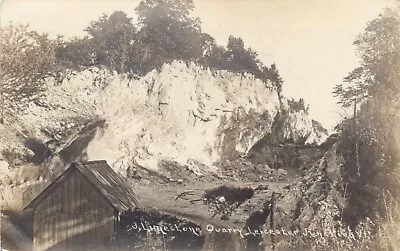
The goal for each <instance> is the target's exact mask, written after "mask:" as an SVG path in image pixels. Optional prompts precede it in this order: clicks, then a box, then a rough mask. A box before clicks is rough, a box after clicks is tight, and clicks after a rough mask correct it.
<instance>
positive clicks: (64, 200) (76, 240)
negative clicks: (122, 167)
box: [24, 161, 139, 250]
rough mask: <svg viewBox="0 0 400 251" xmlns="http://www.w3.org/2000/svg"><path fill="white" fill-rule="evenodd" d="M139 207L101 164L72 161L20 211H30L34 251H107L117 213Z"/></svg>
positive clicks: (121, 182)
mask: <svg viewBox="0 0 400 251" xmlns="http://www.w3.org/2000/svg"><path fill="white" fill-rule="evenodd" d="M138 203H139V199H138V197H137V196H136V194H135V193H134V192H133V191H132V190H131V189H130V188H129V187H128V186H127V185H126V181H124V180H123V179H122V178H121V177H120V176H119V175H118V174H117V173H116V172H114V170H113V169H112V168H111V167H110V166H109V165H108V164H107V162H106V161H91V162H87V163H73V164H72V165H71V166H70V167H69V168H68V169H67V170H65V171H64V172H63V173H62V174H61V175H60V176H58V178H56V179H55V180H54V181H53V182H52V183H50V184H49V185H48V186H47V187H46V188H45V189H44V190H43V191H42V192H41V193H40V194H39V195H38V196H36V197H35V198H34V199H33V200H32V201H31V202H30V203H28V205H27V206H26V207H25V209H32V210H33V245H34V250H93V249H96V250H99V249H101V247H104V248H106V249H108V250H109V248H110V247H111V246H112V245H113V244H114V243H115V240H117V239H118V232H119V227H120V222H119V218H120V215H121V214H123V213H126V212H131V211H132V210H133V209H134V208H135V207H136V206H137V204H138ZM25 209H24V210H25Z"/></svg>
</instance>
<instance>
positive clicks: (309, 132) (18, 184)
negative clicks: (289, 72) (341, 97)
mask: <svg viewBox="0 0 400 251" xmlns="http://www.w3.org/2000/svg"><path fill="white" fill-rule="evenodd" d="M0 132H1V133H0V137H1V142H2V143H1V144H0V154H1V155H0V175H1V187H2V189H1V196H2V197H1V198H2V200H1V202H2V205H1V206H2V209H3V210H6V211H7V210H8V211H17V212H18V211H20V210H21V209H22V207H23V206H24V205H25V204H26V203H27V202H28V201H29V200H30V199H32V198H33V197H34V196H35V195H36V194H37V193H38V192H40V191H41V189H42V188H43V187H44V186H45V185H46V184H48V182H49V181H51V180H52V179H53V178H54V177H55V176H56V175H58V174H59V173H60V172H61V171H62V170H64V169H65V168H66V167H67V166H68V165H69V164H70V163H72V162H73V161H86V160H97V159H104V160H107V162H108V163H109V164H110V165H111V166H112V167H113V169H114V170H116V171H117V172H118V173H120V174H122V175H123V176H124V177H126V178H127V182H128V183H129V184H130V185H131V186H132V188H133V189H134V190H135V191H136V192H137V193H138V194H139V195H140V196H141V197H142V207H141V209H140V210H144V212H150V211H151V210H155V213H154V212H153V213H152V214H150V215H153V216H154V217H153V216H151V217H153V218H152V220H153V221H154V222H155V223H157V219H159V220H161V221H162V219H163V217H162V215H163V214H166V215H169V216H165V217H176V219H179V221H184V222H187V224H195V225H196V226H198V227H204V226H205V225H204V224H206V223H207V222H208V223H209V224H214V225H213V226H220V227H221V226H225V227H236V228H242V227H245V226H246V224H250V223H251V220H250V219H251V218H252V217H253V218H254V217H255V219H257V220H256V222H260V223H262V222H263V221H264V222H265V220H266V219H263V213H262V212H263V208H265V203H266V201H267V200H268V198H270V197H271V195H272V193H274V194H275V195H276V196H277V197H276V208H277V210H278V211H279V212H280V215H277V216H276V217H275V218H276V224H277V226H279V227H297V228H299V227H300V228H308V227H310V226H313V224H314V222H315V221H318V220H317V219H321V218H323V217H325V216H326V214H327V212H329V214H331V215H332V217H334V216H335V213H337V212H338V210H340V208H341V207H342V206H343V205H344V203H345V200H344V198H343V194H342V193H341V192H342V187H341V184H340V175H341V174H340V168H339V167H340V158H337V156H336V155H335V150H334V148H333V149H331V147H332V145H334V140H333V141H332V140H331V143H328V145H327V143H326V142H330V141H329V140H328V141H326V140H327V138H328V135H327V131H326V130H325V129H323V128H322V126H320V125H319V123H318V122H316V121H314V120H312V118H311V116H310V115H309V114H308V113H307V112H306V111H304V110H295V109H292V108H291V107H290V105H289V103H288V101H287V99H286V98H285V97H280V95H278V92H277V90H276V88H274V87H273V85H272V84H270V83H268V82H267V83H265V82H263V81H261V80H259V79H256V78H255V77H254V76H252V75H251V74H246V73H245V74H243V73H232V72H227V71H217V70H212V69H209V68H204V67H202V66H199V65H196V64H195V63H184V62H178V61H174V62H173V63H171V64H165V65H163V67H162V68H161V69H158V70H153V71H151V72H149V73H148V74H147V75H146V76H144V77H141V78H135V77H132V76H128V75H121V74H117V73H115V72H109V71H107V70H105V69H101V68H94V67H93V68H89V69H86V70H84V71H80V72H75V71H70V72H68V73H67V74H66V75H65V76H62V77H61V78H60V79H58V80H56V79H48V80H47V90H46V92H45V98H44V99H43V101H42V102H40V103H31V104H29V106H28V107H27V108H26V109H25V110H24V111H23V113H22V114H18V115H17V114H10V115H9V117H8V118H7V119H6V123H5V124H4V125H0ZM324 142H325V143H324ZM323 143H324V144H323ZM328 150H329V151H328ZM327 151H328V152H327ZM219 187H225V188H219ZM213 189H216V190H213ZM243 189H244V190H243ZM246 189H247V190H246ZM243 191H244V192H243ZM246 191H247V192H246ZM161 194H162V196H160V195H161ZM242 195H243V196H242ZM207 196H208V197H207ZM207 198H208V199H207ZM210 198H211V199H210ZM324 205H329V208H325V207H324ZM323 210H325V211H323ZM326 210H328V211H326ZM257 212H258V213H257ZM257 215H258V216H257ZM143 217H144V218H146V217H147V218H148V217H150V216H149V214H144V216H143ZM265 217H266V216H265ZM265 217H264V218H265ZM210 222H211V223H210ZM10 224H11V225H10V228H13V229H14V231H17V232H18V231H19V232H20V233H24V228H23V227H22V228H20V227H18V226H16V225H15V224H14V225H13V224H12V223H10ZM185 224H186V223H185ZM252 227H256V228H257V227H260V225H257V224H256V225H252ZM314 227H315V228H318V227H320V225H318V226H314ZM25 230H26V229H25ZM203 234H205V235H204V236H203V237H204V238H205V239H203V240H202V242H201V243H200V244H198V246H197V247H199V248H201V247H202V248H203V250H209V249H208V248H209V247H210V245H216V241H215V239H213V238H216V237H213V235H212V234H211V235H209V234H207V231H204V232H203ZM21 236H24V235H23V234H21ZM21 238H22V237H21ZM267 239H268V238H267V237H265V238H264V242H265V243H267V242H268V241H267ZM171 241H172V240H171ZM279 241H281V239H280V238H277V242H278V243H279ZM242 242H243V243H245V242H246V240H242V241H235V242H234V243H236V244H235V245H237V248H239V249H238V250H240V247H241V246H240V245H242V244H241V243H242ZM258 242H259V241H255V243H258ZM288 243H289V242H287V240H283V242H282V243H281V244H280V245H281V246H282V247H284V246H285V245H288ZM153 244H154V243H153ZM196 245H197V244H196ZM265 245H267V244H265ZM207 247H208V248H207ZM142 248H143V246H142ZM214 250H219V249H218V248H216V249H215V246H214Z"/></svg>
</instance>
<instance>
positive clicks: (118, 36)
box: [57, 11, 138, 73]
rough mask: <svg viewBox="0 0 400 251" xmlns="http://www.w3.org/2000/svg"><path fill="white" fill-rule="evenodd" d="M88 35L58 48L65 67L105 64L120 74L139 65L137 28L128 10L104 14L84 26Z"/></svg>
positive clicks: (58, 53) (58, 54)
mask: <svg viewBox="0 0 400 251" xmlns="http://www.w3.org/2000/svg"><path fill="white" fill-rule="evenodd" d="M85 31H86V32H87V33H88V36H86V37H84V38H74V39H72V40H71V41H69V42H67V43H64V44H63V46H61V47H59V48H58V50H57V56H58V57H59V59H61V60H62V61H63V62H64V64H65V65H66V66H69V67H73V66H76V65H79V66H84V67H87V66H91V65H103V66H106V67H107V68H108V69H110V70H115V71H117V72H119V73H124V72H129V71H134V70H135V69H136V68H137V64H138V63H137V60H138V55H137V45H138V41H137V39H138V38H137V31H136V27H135V26H134V25H133V23H132V18H130V17H128V16H127V14H126V13H125V12H122V11H115V12H113V13H112V14H111V15H110V16H108V15H106V14H103V15H102V16H101V17H100V18H99V19H98V20H96V21H92V22H91V23H90V25H89V26H88V27H87V28H86V29H85Z"/></svg>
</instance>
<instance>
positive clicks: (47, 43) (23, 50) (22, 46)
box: [0, 24, 56, 123]
mask: <svg viewBox="0 0 400 251" xmlns="http://www.w3.org/2000/svg"><path fill="white" fill-rule="evenodd" d="M54 48H55V42H54V41H52V40H50V39H49V38H48V35H47V34H39V33H37V32H35V31H30V30H29V29H28V25H13V24H10V25H9V26H8V27H5V28H3V29H1V30H0V123H4V114H5V112H6V111H7V110H9V109H11V110H13V111H18V110H20V109H21V108H23V107H25V106H26V105H27V104H28V103H29V102H31V101H38V100H39V99H40V97H41V94H42V91H43V90H44V88H45V86H44V79H45V78H46V77H47V76H50V75H52V73H53V72H54V69H55V68H56V64H55V52H54Z"/></svg>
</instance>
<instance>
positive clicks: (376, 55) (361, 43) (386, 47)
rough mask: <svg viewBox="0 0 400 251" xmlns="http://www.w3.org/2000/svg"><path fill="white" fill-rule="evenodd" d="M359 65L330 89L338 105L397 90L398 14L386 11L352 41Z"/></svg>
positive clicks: (399, 84) (399, 64) (399, 55)
mask: <svg viewBox="0 0 400 251" xmlns="http://www.w3.org/2000/svg"><path fill="white" fill-rule="evenodd" d="M354 45H356V46H357V52H358V55H359V57H360V58H361V64H360V66H359V67H357V68H356V69H355V70H353V71H352V72H350V73H349V74H348V75H347V76H346V77H345V78H344V83H343V84H338V85H336V87H335V88H334V91H333V94H334V95H335V96H336V97H338V98H339V102H338V103H339V104H342V105H343V106H344V107H349V106H351V105H352V104H354V103H361V102H363V101H365V100H366V99H367V98H368V97H371V96H377V95H379V93H380V94H382V92H385V93H386V94H387V93H389V92H393V93H398V92H399V90H400V82H399V80H400V79H399V77H400V76H399V73H400V12H399V8H397V9H386V10H385V12H384V13H383V14H381V15H379V17H378V18H376V19H374V20H372V21H371V22H369V23H368V25H367V27H366V28H365V32H364V33H362V34H361V35H359V36H358V39H357V40H356V41H355V42H354Z"/></svg>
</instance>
